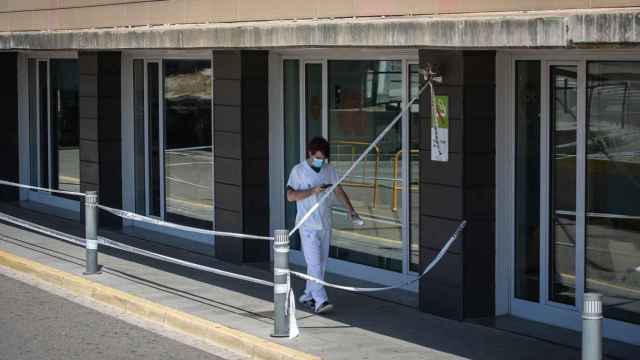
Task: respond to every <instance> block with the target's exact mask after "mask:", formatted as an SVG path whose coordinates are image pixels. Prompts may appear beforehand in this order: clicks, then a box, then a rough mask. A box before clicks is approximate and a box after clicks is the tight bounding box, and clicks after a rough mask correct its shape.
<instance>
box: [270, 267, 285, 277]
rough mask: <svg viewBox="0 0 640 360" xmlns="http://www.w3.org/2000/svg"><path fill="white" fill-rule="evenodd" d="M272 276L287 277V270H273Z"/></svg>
mask: <svg viewBox="0 0 640 360" xmlns="http://www.w3.org/2000/svg"><path fill="white" fill-rule="evenodd" d="M273 274H274V275H277V276H282V275H288V274H289V269H280V268H275V269H273Z"/></svg>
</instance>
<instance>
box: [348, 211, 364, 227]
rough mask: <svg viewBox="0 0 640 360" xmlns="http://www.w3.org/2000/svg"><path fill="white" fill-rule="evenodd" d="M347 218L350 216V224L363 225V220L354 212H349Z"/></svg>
mask: <svg viewBox="0 0 640 360" xmlns="http://www.w3.org/2000/svg"><path fill="white" fill-rule="evenodd" d="M349 216H351V222H352V223H353V224H354V225H356V226H362V225H364V220H362V218H360V215H358V213H357V212H356V211H355V210H353V209H352V210H351V211H350V212H349Z"/></svg>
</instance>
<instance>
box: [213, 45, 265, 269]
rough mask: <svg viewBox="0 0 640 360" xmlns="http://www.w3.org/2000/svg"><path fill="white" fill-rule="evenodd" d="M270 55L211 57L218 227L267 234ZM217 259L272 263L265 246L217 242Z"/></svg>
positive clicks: (230, 53)
mask: <svg viewBox="0 0 640 360" xmlns="http://www.w3.org/2000/svg"><path fill="white" fill-rule="evenodd" d="M268 59H269V58H268V52H267V51H232V50H221V51H217V50H216V51H214V52H213V72H214V75H213V77H214V82H213V119H214V121H213V139H214V140H213V144H214V145H213V146H214V176H215V188H214V199H215V207H216V208H215V227H216V229H217V230H222V231H235V232H242V233H249V234H260V235H264V234H267V233H268V232H269V147H268V136H269V129H268V124H269V109H268V98H269V96H268V95H269V94H268V89H269V81H268V70H269V69H268V65H269V60H268ZM215 248H216V257H217V258H219V259H222V260H225V261H232V262H257V261H268V260H269V252H270V250H269V248H270V244H269V243H267V242H263V241H255V240H239V239H226V238H217V239H216V245H215Z"/></svg>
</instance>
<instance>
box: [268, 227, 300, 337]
mask: <svg viewBox="0 0 640 360" xmlns="http://www.w3.org/2000/svg"><path fill="white" fill-rule="evenodd" d="M288 271H289V231H287V230H276V231H275V232H274V241H273V284H274V286H273V310H274V314H273V318H274V322H273V334H272V335H271V336H273V337H288V336H289V316H291V315H292V314H287V297H288V296H289V289H290V284H289V273H288ZM293 315H294V316H295V314H293Z"/></svg>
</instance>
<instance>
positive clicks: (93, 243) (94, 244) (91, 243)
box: [86, 240, 98, 250]
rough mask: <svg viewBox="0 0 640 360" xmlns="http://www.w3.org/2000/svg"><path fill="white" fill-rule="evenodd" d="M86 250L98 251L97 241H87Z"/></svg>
mask: <svg viewBox="0 0 640 360" xmlns="http://www.w3.org/2000/svg"><path fill="white" fill-rule="evenodd" d="M86 248H87V249H88V250H98V240H87V241H86Z"/></svg>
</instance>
